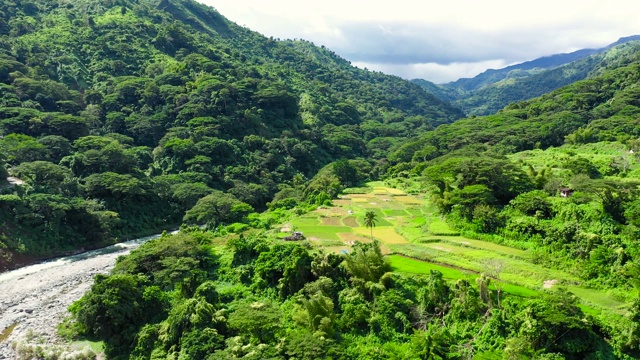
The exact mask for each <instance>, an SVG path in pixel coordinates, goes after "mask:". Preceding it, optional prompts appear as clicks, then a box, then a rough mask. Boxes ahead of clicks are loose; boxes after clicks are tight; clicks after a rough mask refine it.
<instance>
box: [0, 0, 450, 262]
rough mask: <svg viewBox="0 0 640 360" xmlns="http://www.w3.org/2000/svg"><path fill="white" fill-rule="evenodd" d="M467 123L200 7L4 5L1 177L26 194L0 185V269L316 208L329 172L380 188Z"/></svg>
mask: <svg viewBox="0 0 640 360" xmlns="http://www.w3.org/2000/svg"><path fill="white" fill-rule="evenodd" d="M461 116H462V113H461V111H459V110H458V109H456V108H454V107H452V106H450V105H448V104H447V103H444V102H442V101H440V100H438V99H437V98H436V97H434V96H432V95H429V94H426V93H425V92H424V91H422V90H421V89H420V88H419V87H418V86H416V85H413V84H411V83H409V82H407V81H404V80H402V79H400V78H397V77H393V76H387V75H384V74H381V73H375V72H369V71H365V70H360V69H357V68H355V67H352V66H350V64H349V62H347V61H345V60H344V59H341V58H339V57H338V56H337V55H336V54H335V53H333V52H331V51H329V50H327V49H325V48H323V47H322V48H321V47H316V46H314V45H313V44H311V43H309V42H306V41H302V40H300V41H297V40H286V41H280V40H277V39H272V38H265V37H263V36H261V35H259V34H257V33H255V32H251V31H249V30H248V29H245V28H243V27H240V26H237V25H236V24H234V23H232V22H230V21H228V20H226V19H225V18H224V17H222V15H220V14H219V13H218V12H216V11H215V10H213V9H212V8H209V7H206V6H204V5H201V4H198V3H196V2H194V1H182V0H157V1H156V0H140V1H127V0H101V1H89V0H70V1H65V0H61V1H48V0H47V1H45V0H25V1H22V0H21V1H17V2H14V1H9V0H2V1H0V165H2V166H0V171H1V173H0V179H1V180H2V182H3V183H4V182H5V181H4V180H5V178H6V176H7V173H6V172H7V170H8V172H9V175H12V176H15V177H18V178H19V179H21V180H23V181H24V182H25V184H24V185H23V186H19V187H15V188H14V187H12V186H11V184H8V185H7V184H4V185H2V184H0V186H3V187H2V188H0V191H2V193H3V194H0V252H1V253H2V256H1V258H2V261H0V267H6V266H7V265H8V264H9V263H10V261H11V260H10V257H11V255H12V254H20V255H35V256H40V257H41V256H50V255H55V254H61V253H65V252H68V251H75V250H77V249H81V248H85V247H91V246H96V245H98V244H103V243H107V242H111V241H112V239H114V238H118V239H124V238H131V237H135V236H139V235H142V234H149V233H151V232H157V231H159V230H160V229H167V228H172V227H177V226H179V225H180V224H181V223H182V222H183V221H186V222H189V223H198V224H204V223H210V225H212V226H216V225H217V224H219V223H229V222H234V221H236V220H237V219H239V218H242V217H243V216H245V215H247V214H249V213H251V212H253V211H254V210H255V211H260V210H264V209H266V204H267V203H268V202H271V201H272V200H273V199H274V195H276V193H278V192H279V191H281V190H283V189H285V188H294V187H295V188H301V189H302V191H303V192H304V194H303V195H302V196H304V198H305V200H306V199H307V198H311V199H310V200H311V201H312V202H313V201H316V199H315V196H316V195H317V194H319V193H332V192H333V190H331V189H329V188H327V189H325V188H324V187H323V186H324V185H322V184H325V183H326V186H325V187H327V186H328V185H330V184H331V183H332V182H333V179H335V177H332V178H331V179H328V180H327V181H325V182H324V183H323V182H322V181H316V182H315V183H314V184H311V185H312V186H313V187H312V188H305V187H304V186H303V185H304V183H305V182H306V181H308V180H309V179H312V178H313V177H314V176H315V174H316V173H317V172H318V171H319V170H320V169H321V168H322V167H323V166H325V165H326V164H328V163H330V162H332V161H335V160H339V159H366V160H362V161H360V162H358V161H356V162H355V164H359V165H358V168H359V169H362V171H361V172H366V173H365V174H364V175H363V176H369V175H371V176H377V174H378V173H380V172H384V170H385V167H386V163H385V161H386V160H385V158H384V155H385V154H386V152H387V151H388V149H391V148H393V147H394V146H397V143H398V142H399V140H401V139H404V138H405V137H409V136H412V135H415V134H420V133H424V132H426V131H428V130H431V129H433V128H434V127H436V126H437V125H440V124H443V123H449V122H452V121H454V120H456V119H458V118H460V117H461ZM362 163H364V165H363V164H362ZM332 176H333V175H332ZM294 178H295V179H296V180H295V181H294ZM325 180H326V179H325ZM294 183H295V184H294ZM301 184H302V185H301ZM222 192H223V193H224V194H225V195H224V196H218V195H220V194H221V193H222ZM324 197H326V196H324V195H321V196H320V198H319V199H318V201H322V199H323V198H324ZM276 199H277V198H276ZM212 203H218V205H219V207H220V210H215V211H209V213H208V214H204V213H203V211H202V210H203V209H204V208H209V207H210V206H211V205H212Z"/></svg>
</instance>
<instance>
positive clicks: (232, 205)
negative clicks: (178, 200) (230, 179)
mask: <svg viewBox="0 0 640 360" xmlns="http://www.w3.org/2000/svg"><path fill="white" fill-rule="evenodd" d="M252 211H253V208H252V207H251V206H250V205H249V204H246V203H243V202H242V201H240V200H238V199H236V197H235V196H233V195H231V194H225V193H223V192H222V191H219V190H216V191H214V192H213V193H212V194H210V195H207V196H205V197H203V198H202V199H200V200H198V202H197V203H196V204H195V205H194V206H193V207H192V208H191V209H189V210H188V211H187V213H186V214H185V216H184V221H185V222H187V223H189V224H210V225H211V226H212V227H214V228H215V227H216V226H218V225H220V224H229V223H233V222H237V221H240V220H242V218H243V217H244V216H245V215H247V214H249V213H250V212H252Z"/></svg>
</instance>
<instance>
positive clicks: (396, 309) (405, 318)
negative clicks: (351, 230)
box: [63, 228, 640, 359]
mask: <svg viewBox="0 0 640 360" xmlns="http://www.w3.org/2000/svg"><path fill="white" fill-rule="evenodd" d="M219 241H220V238H218V237H215V236H214V235H213V234H212V233H210V232H204V231H203V230H199V229H188V228H183V232H181V233H180V234H178V235H169V236H163V237H162V238H160V239H157V240H153V241H152V242H150V243H147V244H145V245H143V246H142V247H141V248H140V249H138V250H136V251H134V252H133V253H132V254H131V255H129V256H128V257H126V258H121V259H120V260H119V261H118V263H117V264H116V267H115V269H114V270H113V271H112V273H111V274H110V275H101V276H98V277H97V278H96V282H95V284H94V285H93V287H92V289H91V291H90V292H89V293H87V294H86V295H85V296H84V297H83V298H82V299H81V300H80V301H78V302H77V303H75V304H74V305H73V306H72V307H71V312H72V313H73V316H72V318H70V319H69V321H67V322H66V324H65V325H64V326H63V329H64V332H65V333H66V334H67V335H68V336H83V337H88V338H89V339H93V340H101V341H104V342H105V352H106V355H107V356H108V357H109V358H110V359H470V358H473V359H506V358H510V359H527V358H536V359H615V358H625V357H626V358H633V357H635V356H638V355H639V354H640V353H639V350H640V349H638V340H639V336H640V332H638V323H637V317H638V314H639V313H640V302H635V303H634V305H633V307H632V309H631V312H632V313H633V315H632V317H631V318H630V319H627V318H616V319H615V321H610V322H609V323H607V324H603V323H602V322H600V321H598V320H597V319H595V318H593V317H591V316H589V315H585V314H584V313H583V312H582V310H580V308H578V307H577V306H576V299H575V297H574V296H573V295H571V294H570V293H568V292H565V291H555V292H551V293H549V294H546V295H543V296H541V297H536V298H528V299H523V298H519V297H515V296H504V295H503V296H502V298H500V297H499V294H497V293H496V292H495V291H492V290H491V289H489V284H490V283H491V281H492V279H491V278H489V277H487V276H484V275H483V276H481V277H479V278H478V279H477V281H476V282H475V283H473V284H472V283H470V282H469V281H467V280H464V279H460V280H458V281H457V282H454V283H450V282H448V281H447V280H445V279H444V278H443V276H442V273H440V272H438V271H431V274H430V275H427V276H410V275H401V274H398V273H393V272H390V266H389V264H388V263H387V261H386V258H385V257H384V256H383V255H382V254H381V252H380V248H379V246H378V243H377V242H373V243H370V244H357V245H355V246H354V247H353V249H352V251H351V252H350V253H348V254H341V255H338V254H332V253H324V252H322V251H317V250H308V249H307V248H304V247H302V246H301V245H299V244H295V243H286V242H281V241H278V242H271V241H269V240H268V239H266V238H263V237H261V236H259V235H258V236H250V237H242V236H241V237H234V238H232V239H229V240H228V241H227V243H226V245H220V243H219ZM148 309H154V311H148ZM610 320H613V319H610ZM633 321H636V322H635V323H634V322H633Z"/></svg>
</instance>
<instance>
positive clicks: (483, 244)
mask: <svg viewBox="0 0 640 360" xmlns="http://www.w3.org/2000/svg"><path fill="white" fill-rule="evenodd" d="M383 185H384V184H383V183H382V182H375V183H372V184H369V187H368V188H363V189H367V190H366V191H368V193H362V191H360V192H359V193H353V194H348V193H347V194H345V195H342V196H341V197H340V199H339V200H336V201H334V202H333V204H334V206H329V207H326V206H323V207H320V208H319V209H317V210H316V211H313V212H311V213H308V214H306V215H304V216H302V217H300V218H297V219H294V220H292V221H291V222H290V226H291V228H292V229H293V230H295V231H301V232H302V233H303V234H304V236H305V237H306V238H307V240H306V241H308V242H309V244H310V245H311V246H314V247H318V248H322V249H324V250H325V251H330V252H336V253H345V252H349V251H350V250H351V247H352V246H353V244H354V243H355V242H356V241H360V242H369V241H371V240H370V237H371V233H373V238H374V239H377V240H379V241H380V243H381V247H382V251H383V253H384V254H397V255H392V256H390V257H389V259H390V261H391V265H392V266H393V268H394V270H395V271H398V272H405V273H415V274H429V271H430V270H438V271H441V272H442V273H443V274H445V277H447V278H449V279H461V278H469V279H474V278H475V277H477V275H478V274H480V273H487V274H492V275H491V276H493V277H496V278H499V279H500V282H501V283H503V286H504V291H505V292H507V293H510V294H513V295H518V296H536V295H537V294H540V292H542V291H547V290H548V289H545V282H546V284H547V286H546V287H547V288H549V284H550V283H549V280H550V279H553V280H556V281H555V282H554V283H553V285H552V286H551V287H552V288H555V287H563V288H565V289H567V290H568V291H571V292H572V293H574V294H575V295H576V296H578V297H579V298H580V299H581V300H582V303H583V309H585V311H589V312H594V313H595V312H598V311H600V310H607V311H610V312H614V313H617V314H623V313H624V312H625V304H624V303H622V302H620V301H617V300H616V299H615V298H614V297H613V296H611V295H610V294H608V293H607V292H606V291H603V290H596V289H588V288H586V287H581V286H580V283H581V281H580V279H579V278H577V277H576V276H573V275H571V274H569V273H566V272H564V271H561V270H556V269H549V268H547V267H544V266H542V265H539V264H535V263H534V262H533V258H532V256H531V254H530V253H529V252H528V251H526V250H523V249H516V248H513V247H509V246H505V245H501V244H496V243H492V242H488V241H482V240H475V239H469V238H466V237H463V236H460V233H459V232H457V231H456V230H454V229H451V228H450V227H449V225H448V224H447V223H446V222H445V221H444V219H442V217H441V216H440V215H438V214H437V211H436V209H435V208H434V206H433V205H432V204H431V203H430V202H429V201H426V200H425V197H424V196H420V195H418V196H416V195H412V194H408V193H407V192H404V191H402V190H398V189H394V188H391V187H387V186H383ZM347 192H348V191H347ZM367 211H373V212H374V213H375V215H376V225H375V227H373V229H370V228H368V227H365V226H362V224H364V215H365V213H366V212H367ZM585 305H586V306H585ZM598 309H599V310H598Z"/></svg>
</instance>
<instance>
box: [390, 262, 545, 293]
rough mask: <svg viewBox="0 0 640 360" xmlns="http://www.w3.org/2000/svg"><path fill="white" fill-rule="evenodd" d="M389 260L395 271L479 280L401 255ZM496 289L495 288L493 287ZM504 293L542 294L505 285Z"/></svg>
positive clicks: (469, 274) (458, 271)
mask: <svg viewBox="0 0 640 360" xmlns="http://www.w3.org/2000/svg"><path fill="white" fill-rule="evenodd" d="M387 258H388V259H389V263H390V264H391V267H392V268H393V270H394V271H398V272H404V273H409V274H421V275H429V274H431V271H432V270H437V271H440V272H441V273H442V276H443V277H444V278H445V279H449V280H458V279H467V280H469V281H470V282H475V279H476V278H478V277H479V276H478V274H475V273H472V272H468V271H463V270H460V269H456V268H452V267H447V266H443V265H438V264H433V263H429V262H425V261H420V260H415V259H411V258H407V257H404V256H400V255H390V256H388V257H387ZM492 288H494V289H495V287H492ZM502 291H503V292H505V293H507V294H511V295H516V296H520V297H536V296H539V295H540V292H538V291H534V290H531V289H528V288H526V287H523V286H518V285H513V284H508V283H503V284H502Z"/></svg>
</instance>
